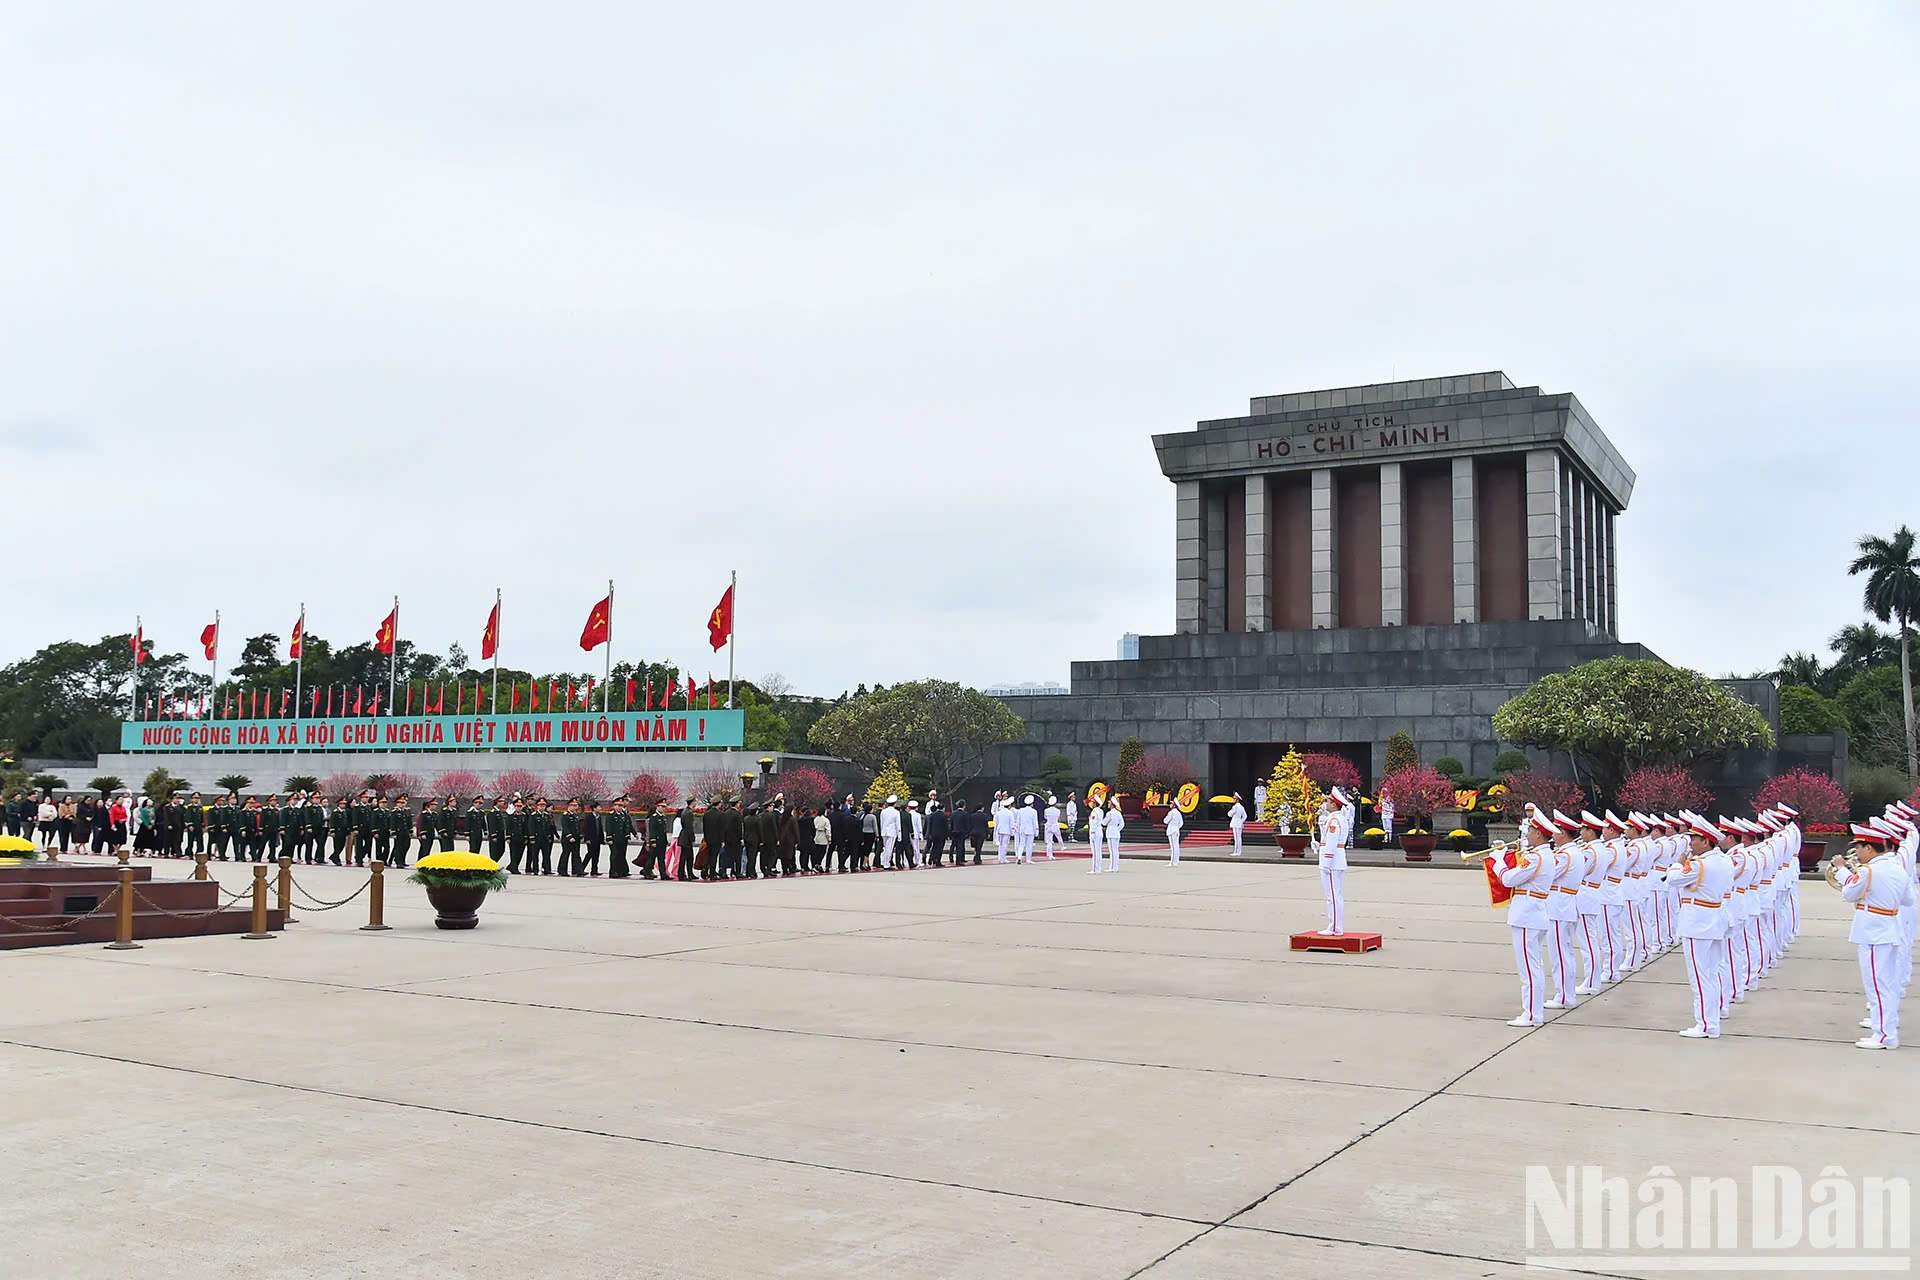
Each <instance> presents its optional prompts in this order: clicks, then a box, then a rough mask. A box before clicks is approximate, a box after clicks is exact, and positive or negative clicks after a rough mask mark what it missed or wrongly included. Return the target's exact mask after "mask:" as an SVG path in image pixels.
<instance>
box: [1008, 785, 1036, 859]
mask: <svg viewBox="0 0 1920 1280" xmlns="http://www.w3.org/2000/svg"><path fill="white" fill-rule="evenodd" d="M1033 803H1034V801H1033V797H1032V796H1028V797H1027V799H1026V802H1025V803H1024V804H1022V805H1021V806H1020V808H1019V809H1018V810H1017V811H1016V812H1015V814H1014V817H1015V819H1016V820H1017V824H1018V825H1016V826H1015V827H1014V833H1015V835H1016V836H1017V837H1018V839H1019V844H1018V845H1017V846H1016V851H1017V852H1018V853H1019V855H1020V861H1021V862H1023V863H1031V862H1032V861H1033V842H1034V841H1035V840H1037V839H1038V838H1039V836H1040V811H1039V810H1038V809H1036V808H1034V807H1033Z"/></svg>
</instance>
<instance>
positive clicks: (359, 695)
mask: <svg viewBox="0 0 1920 1280" xmlns="http://www.w3.org/2000/svg"><path fill="white" fill-rule="evenodd" d="M366 697H367V690H366V686H364V685H355V686H353V714H354V715H356V716H357V715H359V714H360V708H361V706H362V705H364V703H365V701H366Z"/></svg>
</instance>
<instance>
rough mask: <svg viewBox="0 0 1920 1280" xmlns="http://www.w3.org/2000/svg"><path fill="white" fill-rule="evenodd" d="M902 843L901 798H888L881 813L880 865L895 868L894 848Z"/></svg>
mask: <svg viewBox="0 0 1920 1280" xmlns="http://www.w3.org/2000/svg"><path fill="white" fill-rule="evenodd" d="M899 843H900V797H899V796H888V797H887V806H886V808H884V809H882V810H881V811H880V865H881V866H882V867H891V866H893V847H894V846H895V845H897V844H899Z"/></svg>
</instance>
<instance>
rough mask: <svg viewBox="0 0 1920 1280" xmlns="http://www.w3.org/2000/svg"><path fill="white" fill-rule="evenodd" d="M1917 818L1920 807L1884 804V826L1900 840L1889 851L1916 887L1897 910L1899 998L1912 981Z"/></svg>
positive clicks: (1919, 894)
mask: <svg viewBox="0 0 1920 1280" xmlns="http://www.w3.org/2000/svg"><path fill="white" fill-rule="evenodd" d="M1916 820H1920V810H1916V809H1913V808H1910V807H1909V806H1908V805H1906V804H1905V803H1904V802H1902V801H1899V800H1896V801H1894V802H1893V803H1892V804H1890V805H1888V806H1887V817H1886V824H1885V825H1888V826H1891V827H1893V828H1894V830H1896V831H1898V832H1899V833H1900V843H1899V844H1897V845H1895V846H1894V847H1893V849H1892V851H1891V852H1892V854H1893V856H1894V857H1895V858H1897V859H1898V860H1899V863H1900V867H1901V869H1902V870H1903V871H1905V872H1906V876H1907V879H1908V880H1910V881H1913V882H1914V884H1915V888H1916V892H1915V894H1914V895H1913V900H1910V901H1909V902H1908V903H1907V905H1906V906H1904V907H1902V908H1901V909H1900V955H1899V958H1898V961H1897V963H1896V966H1895V968H1896V976H1897V980H1898V983H1899V987H1900V995H1901V998H1902V999H1904V998H1905V997H1906V994H1907V988H1908V987H1909V986H1911V985H1912V983H1913V934H1914V911H1915V904H1916V902H1920V866H1917V865H1916V854H1920V822H1916Z"/></svg>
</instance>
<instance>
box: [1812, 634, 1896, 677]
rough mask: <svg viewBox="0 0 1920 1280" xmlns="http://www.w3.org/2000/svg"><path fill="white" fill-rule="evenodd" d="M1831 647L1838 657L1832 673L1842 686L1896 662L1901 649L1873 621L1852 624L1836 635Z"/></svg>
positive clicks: (1830, 644)
mask: <svg viewBox="0 0 1920 1280" xmlns="http://www.w3.org/2000/svg"><path fill="white" fill-rule="evenodd" d="M1827 648H1829V649H1831V650H1832V651H1833V652H1834V653H1835V654H1836V655H1838V656H1836V657H1835V658H1834V660H1833V667H1832V670H1833V671H1835V672H1836V673H1839V675H1838V679H1839V680H1840V683H1841V684H1845V683H1846V682H1847V680H1848V679H1849V678H1851V677H1853V676H1856V675H1859V674H1860V673H1861V672H1862V671H1867V670H1870V669H1872V668H1874V667H1878V666H1881V665H1884V664H1885V663H1889V662H1892V661H1894V659H1895V658H1897V657H1898V656H1899V652H1900V651H1899V649H1898V648H1897V646H1896V642H1895V641H1894V638H1893V637H1892V636H1890V635H1888V634H1887V633H1886V632H1884V631H1882V630H1881V629H1880V628H1878V627H1876V626H1874V625H1873V624H1872V623H1871V622H1850V623H1848V624H1847V625H1846V626H1844V627H1842V628H1840V629H1839V630H1838V631H1836V632H1834V633H1833V638H1832V639H1830V640H1828V641H1827Z"/></svg>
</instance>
